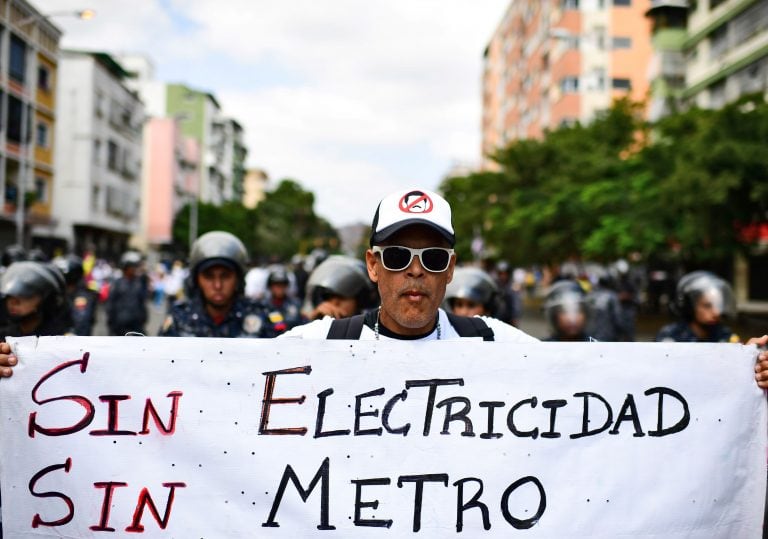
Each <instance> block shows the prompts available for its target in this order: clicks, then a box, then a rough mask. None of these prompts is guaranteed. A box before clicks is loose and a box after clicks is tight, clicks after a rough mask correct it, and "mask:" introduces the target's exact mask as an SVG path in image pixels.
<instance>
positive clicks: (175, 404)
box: [139, 391, 183, 436]
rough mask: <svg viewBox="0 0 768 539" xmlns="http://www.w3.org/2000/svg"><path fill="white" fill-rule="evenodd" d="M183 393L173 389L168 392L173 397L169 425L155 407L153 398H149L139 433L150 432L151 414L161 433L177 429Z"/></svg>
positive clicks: (168, 432)
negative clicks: (180, 400)
mask: <svg viewBox="0 0 768 539" xmlns="http://www.w3.org/2000/svg"><path fill="white" fill-rule="evenodd" d="M182 395H183V393H182V392H181V391H171V392H170V393H168V395H167V396H168V397H171V399H172V400H171V416H170V417H169V418H168V426H167V427H166V426H165V424H164V423H163V422H162V420H161V419H160V416H159V415H158V413H157V410H156V409H155V405H154V404H152V400H151V399H147V403H146V404H145V405H144V420H143V421H142V423H141V425H142V427H141V432H139V434H149V416H150V415H151V416H152V419H153V420H154V421H155V426H156V427H157V428H158V429H159V431H160V434H164V435H169V436H170V435H171V434H173V433H174V432H175V431H176V419H177V418H178V414H179V399H180V398H181V396H182Z"/></svg>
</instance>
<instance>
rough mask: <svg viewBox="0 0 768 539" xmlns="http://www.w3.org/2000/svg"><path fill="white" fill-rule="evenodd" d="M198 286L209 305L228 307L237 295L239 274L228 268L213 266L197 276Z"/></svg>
mask: <svg viewBox="0 0 768 539" xmlns="http://www.w3.org/2000/svg"><path fill="white" fill-rule="evenodd" d="M197 286H198V287H199V288H200V291H201V292H202V294H203V298H205V301H207V302H208V303H209V304H211V305H213V306H214V307H219V308H222V307H227V306H229V305H231V304H232V302H233V301H234V299H235V294H236V293H237V273H236V272H235V270H233V269H232V268H230V267H228V266H211V267H210V268H206V269H205V270H204V271H201V272H200V273H198V274H197Z"/></svg>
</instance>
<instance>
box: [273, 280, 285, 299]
mask: <svg viewBox="0 0 768 539" xmlns="http://www.w3.org/2000/svg"><path fill="white" fill-rule="evenodd" d="M269 292H270V293H271V294H272V297H273V298H275V299H285V297H286V296H287V295H288V284H286V283H272V284H271V285H269Z"/></svg>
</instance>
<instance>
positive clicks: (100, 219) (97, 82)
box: [53, 50, 145, 258]
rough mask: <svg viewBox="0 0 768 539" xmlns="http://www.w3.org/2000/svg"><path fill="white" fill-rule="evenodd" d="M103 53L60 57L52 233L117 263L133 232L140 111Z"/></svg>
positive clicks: (114, 65) (138, 103)
mask: <svg viewBox="0 0 768 539" xmlns="http://www.w3.org/2000/svg"><path fill="white" fill-rule="evenodd" d="M128 76H129V73H128V72H126V71H125V69H123V67H122V66H121V65H120V64H119V63H118V62H117V60H115V58H114V57H112V56H111V55H109V54H107V53H104V52H91V51H72V50H65V51H62V53H61V57H60V60H59V84H58V92H57V100H58V109H57V110H58V118H57V119H58V121H57V123H56V140H57V145H56V151H55V158H54V161H55V166H56V172H57V177H58V179H57V182H56V184H55V189H54V206H53V212H54V214H55V215H56V218H57V220H58V222H57V226H56V229H55V235H56V237H58V238H59V239H60V240H61V241H62V242H64V243H66V244H67V245H68V246H69V247H71V248H74V250H75V251H76V252H85V251H93V252H95V253H96V254H97V255H98V256H103V257H109V258H117V257H119V256H120V254H121V253H122V252H123V251H125V250H126V249H127V248H128V243H129V240H130V237H131V235H132V234H134V233H135V232H136V230H137V228H138V226H139V201H140V198H141V170H142V128H143V124H144V119H145V116H144V106H143V104H142V102H141V100H140V99H139V97H138V95H137V94H136V93H135V92H133V91H132V90H130V89H129V88H128V87H127V86H126V83H125V81H126V78H127V77H128Z"/></svg>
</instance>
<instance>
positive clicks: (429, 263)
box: [371, 245, 454, 273]
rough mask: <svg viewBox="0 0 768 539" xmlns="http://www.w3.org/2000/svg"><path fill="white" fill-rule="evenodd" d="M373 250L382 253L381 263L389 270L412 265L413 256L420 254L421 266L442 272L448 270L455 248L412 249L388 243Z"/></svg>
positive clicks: (435, 271)
mask: <svg viewBox="0 0 768 539" xmlns="http://www.w3.org/2000/svg"><path fill="white" fill-rule="evenodd" d="M371 250H372V251H373V252H374V253H380V254H381V263H382V265H383V266H384V267H385V268H386V269H388V270H389V271H403V270H404V269H405V268H407V267H408V266H410V265H411V262H413V257H414V256H418V257H419V262H420V263H421V267H423V268H424V269H425V270H427V271H430V272H432V273H441V272H443V271H445V270H447V269H448V266H449V265H450V263H451V257H452V256H453V252H454V251H453V249H446V248H443V247H426V248H424V249H412V248H411V247H403V246H401V245H388V246H386V247H379V246H378V245H376V246H374V247H373V248H372V249H371Z"/></svg>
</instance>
